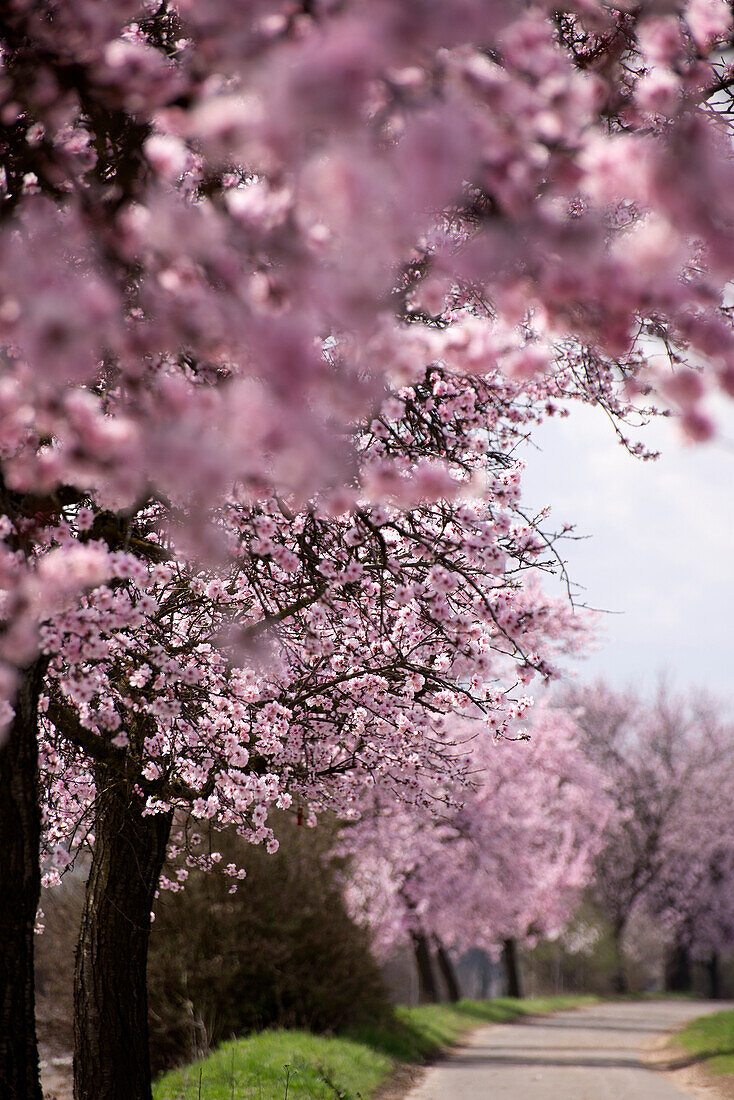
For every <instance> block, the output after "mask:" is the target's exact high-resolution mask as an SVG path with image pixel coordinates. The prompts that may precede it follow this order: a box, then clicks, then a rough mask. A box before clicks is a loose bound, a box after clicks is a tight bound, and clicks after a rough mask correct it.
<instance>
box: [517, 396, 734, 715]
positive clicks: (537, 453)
mask: <svg viewBox="0 0 734 1100" xmlns="http://www.w3.org/2000/svg"><path fill="white" fill-rule="evenodd" d="M715 411H716V415H717V417H718V419H719V423H720V425H721V431H720V434H719V436H718V438H717V439H716V440H714V441H712V442H711V443H708V444H705V445H697V446H691V445H687V444H685V443H683V442H682V441H681V437H680V435H679V432H678V429H677V427H676V425H675V424H674V423H673V422H671V421H670V420H668V419H666V420H662V421H658V422H656V423H654V424H651V425H649V426H648V427H647V428H644V429H642V431H641V432H640V433H637V436H636V438H640V439H642V440H644V442H645V443H646V445H647V446H648V447H649V448H650V449H653V450H660V451H661V452H662V453H661V457H660V458H659V459H657V460H656V461H654V462H642V461H640V460H639V459H635V458H633V457H632V456H631V455H630V454H628V452H626V451H625V450H624V448H623V447H621V446H620V444H619V443H618V442H617V439H616V436H615V434H614V431H613V429H612V427H611V425H610V424H609V422H608V421H607V420H606V418H605V416H604V415H603V413H601V412H600V410H594V409H588V408H578V409H575V410H574V411H573V412H572V414H571V416H570V417H569V418H568V419H566V420H551V421H549V422H548V423H546V424H545V425H543V426H542V427H541V428H540V430H539V431H537V432H535V433H534V435H533V442H534V443H535V444H536V445H537V447H538V448H539V449H538V450H535V449H534V448H533V447H529V448H528V449H526V451H525V452H524V453H523V455H522V457H523V458H524V460H525V461H526V462H527V469H526V471H525V474H524V478H523V485H524V489H523V501H524V503H525V505H526V506H528V507H530V508H531V509H532V510H533V511H537V510H538V509H539V508H541V507H543V506H545V505H550V506H551V508H552V517H553V519H554V521H555V522H554V526H557V525H560V524H562V523H564V522H569V523H573V524H574V525H575V529H576V530H575V533H576V534H578V535H583V536H587V537H585V538H583V539H582V540H579V541H574V542H571V543H566V544H565V546H564V547H563V548H562V556H563V558H564V559H565V560H566V562H567V566H568V572H569V574H570V576H571V579H572V581H573V582H574V595H575V598H576V599H577V601H578V602H581V603H586V604H587V605H588V606H591V607H594V608H599V609H603V610H604V611H605V612H606V613H605V614H602V615H601V616H600V621H599V636H598V641H597V647H598V648H597V649H596V651H590V652H589V655H588V657H587V658H586V659H585V660H583V661H581V662H578V663H576V665H575V668H576V669H577V672H578V675H579V676H580V677H581V678H582V679H583V680H588V679H595V678H597V677H603V678H604V679H605V680H606V681H607V682H609V683H610V685H611V686H613V687H618V688H624V687H626V686H628V685H629V686H634V687H636V688H638V689H639V690H641V691H642V692H643V693H648V692H651V691H653V690H654V688H655V686H656V684H657V682H658V680H659V678H660V676H661V674H667V676H668V678H669V681H670V684H671V685H672V686H673V687H676V688H685V687H688V686H697V687H705V688H708V689H709V690H711V691H712V692H713V693H715V694H717V695H719V696H721V697H723V698H725V699H729V700H734V668H733V667H732V662H733V661H734V644H733V641H734V639H733V632H734V407H733V406H732V405H731V404H729V405H722V407H720V408H717V409H716V410H715ZM547 583H548V584H549V587H551V588H552V587H553V585H552V583H551V582H547ZM555 590H556V591H558V588H557V587H556V588H555Z"/></svg>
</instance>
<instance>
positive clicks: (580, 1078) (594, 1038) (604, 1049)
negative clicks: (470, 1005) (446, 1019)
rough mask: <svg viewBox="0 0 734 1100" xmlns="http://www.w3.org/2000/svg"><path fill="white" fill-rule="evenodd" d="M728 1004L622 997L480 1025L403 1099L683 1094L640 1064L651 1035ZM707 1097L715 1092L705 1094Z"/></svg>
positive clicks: (638, 1098)
mask: <svg viewBox="0 0 734 1100" xmlns="http://www.w3.org/2000/svg"><path fill="white" fill-rule="evenodd" d="M729 1007H731V1006H730V1005H728V1004H726V1005H724V1004H721V1003H719V1004H714V1005H712V1003H711V1002H710V1001H708V1002H697V1001H627V1002H612V1003H609V1004H599V1005H589V1006H586V1007H584V1008H579V1009H575V1010H574V1011H572V1012H559V1013H557V1014H555V1015H553V1016H547V1017H541V1016H536V1017H533V1018H529V1019H526V1020H523V1021H522V1022H519V1023H515V1024H503V1025H501V1026H497V1027H482V1028H479V1029H478V1030H477V1031H475V1032H473V1033H472V1034H471V1035H470V1036H469V1039H468V1041H467V1043H466V1045H465V1046H462V1047H461V1048H460V1049H458V1050H457V1051H456V1052H455V1053H454V1054H452V1055H451V1056H450V1057H449V1058H447V1059H446V1060H445V1061H442V1062H441V1063H440V1064H439V1065H437V1066H434V1067H433V1068H432V1069H430V1070H429V1071H428V1073H427V1074H426V1076H425V1077H424V1078H423V1080H422V1081H421V1082H420V1084H419V1085H417V1087H415V1088H414V1089H413V1090H412V1091H411V1092H410V1093H409V1095H408V1097H407V1100H501V1098H507V1100H509V1098H510V1097H511V1098H512V1100H681V1097H683V1096H694V1095H700V1093H698V1092H694V1091H682V1086H680V1085H679V1083H678V1082H677V1081H676V1083H675V1084H674V1083H673V1082H672V1081H671V1080H669V1079H668V1078H667V1077H665V1076H663V1075H662V1074H661V1073H658V1072H656V1071H655V1070H653V1069H650V1068H647V1066H646V1065H645V1064H644V1061H643V1059H644V1048H645V1047H650V1046H651V1045H653V1044H654V1041H655V1038H656V1036H658V1035H660V1033H662V1032H665V1031H667V1030H669V1029H670V1028H674V1027H679V1026H680V1025H682V1024H683V1023H685V1022H686V1020H689V1019H692V1018H693V1017H694V1016H702V1015H703V1014H704V1013H706V1012H712V1011H718V1010H719V1009H721V1008H729ZM709 1095H712V1094H711V1093H709Z"/></svg>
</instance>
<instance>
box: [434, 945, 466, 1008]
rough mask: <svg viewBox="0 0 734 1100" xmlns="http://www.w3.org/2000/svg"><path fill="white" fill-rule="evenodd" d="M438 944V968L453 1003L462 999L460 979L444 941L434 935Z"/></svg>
mask: <svg viewBox="0 0 734 1100" xmlns="http://www.w3.org/2000/svg"><path fill="white" fill-rule="evenodd" d="M433 939H434V942H435V944H436V959H437V960H438V969H439V971H440V973H441V977H442V978H443V980H444V985H445V986H446V992H447V994H448V998H449V1001H451V1002H452V1003H454V1002H456V1001H458V1000H461V990H460V989H459V979H458V977H457V975H456V970H455V968H454V964H453V963H452V961H451V957H450V955H449V953H448V951H447V950H446V948H445V947H444V945H443V943H442V942H441V940H440V939H439V937H438V936H434V937H433Z"/></svg>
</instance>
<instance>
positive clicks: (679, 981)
mask: <svg viewBox="0 0 734 1100" xmlns="http://www.w3.org/2000/svg"><path fill="white" fill-rule="evenodd" d="M690 989H691V960H690V956H689V954H688V948H687V947H685V946H684V945H683V944H681V943H676V944H674V946H673V950H672V951H671V953H670V957H669V958H668V961H667V965H666V967H665V991H666V993H688V992H690Z"/></svg>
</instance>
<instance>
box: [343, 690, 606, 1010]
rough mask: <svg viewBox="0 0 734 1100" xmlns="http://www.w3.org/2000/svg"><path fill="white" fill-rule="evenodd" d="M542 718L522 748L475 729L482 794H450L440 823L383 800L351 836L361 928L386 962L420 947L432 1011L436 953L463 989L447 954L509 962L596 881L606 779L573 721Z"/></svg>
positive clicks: (468, 732)
mask: <svg viewBox="0 0 734 1100" xmlns="http://www.w3.org/2000/svg"><path fill="white" fill-rule="evenodd" d="M531 713H532V726H531V728H530V732H529V733H527V732H524V731H523V736H524V738H525V739H523V740H517V741H516V742H515V743H506V742H505V743H501V744H497V743H495V744H487V743H486V741H484V740H482V739H481V738H479V737H477V735H476V731H472V727H471V725H470V724H469V725H467V726H464V727H462V729H461V731H460V732H459V731H456V733H457V739H458V740H462V739H463V740H464V741H465V751H468V752H469V753H470V755H471V786H470V789H469V790H468V791H466V790H465V789H462V788H459V789H456V788H454V789H453V790H452V786H451V784H450V783H444V784H443V785H438V786H437V787H436V788H435V789H434V792H433V794H434V798H435V799H437V800H438V801H439V806H440V809H439V811H438V812H437V811H436V808H435V807H434V810H433V812H432V813H431V812H428V811H427V810H426V809H425V808H423V809H422V810H416V809H415V808H411V807H408V806H406V805H405V804H404V803H401V802H399V801H397V800H395V799H390V798H389V797H386V795H385V792H379V791H376V792H375V794H368V795H366V796H365V798H364V799H363V803H362V807H361V809H362V816H361V818H360V819H359V821H358V822H357V823H356V824H355V825H354V826H350V827H348V828H347V829H346V833H345V841H344V844H345V849H346V850H348V851H349V852H350V854H351V857H352V862H351V877H350V883H349V889H348V898H349V901H350V904H351V906H352V909H353V911H354V913H355V916H357V917H358V918H360V919H362V920H363V921H365V922H366V923H367V924H368V925H369V926H370V928H371V930H372V934H373V938H374V944H375V948H376V950H377V951H378V952H379V953H381V954H386V953H389V951H391V950H392V949H394V948H395V946H396V944H399V943H401V942H405V941H406V940H409V941H411V942H412V944H413V947H414V949H415V955H416V962H417V964H418V970H419V977H420V984H421V991H422V994H423V996H424V997H426V998H427V999H435V985H434V982H433V977H432V972H431V965H430V949H431V947H435V948H436V950H437V953H438V957H439V962H440V964H441V968H442V970H443V971H444V972H446V973H448V976H449V980H448V984H449V987H451V984H452V983H451V972H450V968H449V966H448V965H447V949H455V950H459V951H461V950H468V949H469V948H471V947H482V948H484V949H485V950H487V951H489V952H491V953H493V954H497V953H499V951H500V950H501V949H502V947H503V946H504V945H505V944H506V943H507V941H510V940H512V941H514V940H520V941H521V942H523V941H524V942H529V941H532V940H533V939H534V938H536V937H538V936H541V935H549V934H553V933H557V932H558V931H560V930H561V929H562V927H563V925H564V924H565V922H566V921H567V920H568V919H569V917H570V916H571V915H572V914H573V911H574V909H575V907H576V906H577V904H578V901H579V898H580V895H581V891H582V889H583V888H584V887H585V886H586V885H587V883H588V880H589V878H590V876H591V873H592V870H593V867H594V861H595V857H596V855H597V854H598V851H599V848H600V845H601V838H602V833H603V830H604V827H605V823H606V820H607V818H608V816H609V814H610V812H611V803H610V802H609V800H608V798H607V796H606V794H605V792H604V789H603V784H604V780H603V775H602V773H601V772H600V771H599V770H598V769H597V768H596V767H595V766H594V765H593V764H591V763H590V762H589V761H588V760H587V758H586V757H585V755H584V753H583V751H582V749H581V747H580V744H579V739H578V731H577V730H576V728H575V726H574V724H573V722H572V720H571V719H570V718H569V717H568V715H567V714H566V713H564V712H563V711H561V710H556V709H553V708H549V707H547V706H538V707H537V708H536V709H535V711H534V712H531ZM519 730H522V727H518V726H517V725H515V733H516V736H517V735H518V731H519ZM457 795H458V800H457ZM517 995H519V993H518V994H517Z"/></svg>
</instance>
